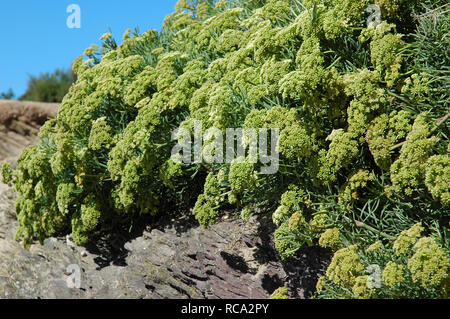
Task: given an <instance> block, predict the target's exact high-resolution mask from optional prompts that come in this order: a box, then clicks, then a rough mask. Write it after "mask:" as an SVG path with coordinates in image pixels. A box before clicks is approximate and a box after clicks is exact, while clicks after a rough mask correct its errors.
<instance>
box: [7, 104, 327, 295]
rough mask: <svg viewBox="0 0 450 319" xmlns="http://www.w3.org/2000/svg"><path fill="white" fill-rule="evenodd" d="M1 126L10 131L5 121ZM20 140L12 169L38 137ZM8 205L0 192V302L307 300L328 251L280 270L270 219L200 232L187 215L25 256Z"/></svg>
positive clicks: (59, 242) (308, 252) (309, 252)
mask: <svg viewBox="0 0 450 319" xmlns="http://www.w3.org/2000/svg"><path fill="white" fill-rule="evenodd" d="M1 108H2V104H0V111H1V110H2V109H1ZM26 110H28V109H27V108H25V111H24V110H22V111H19V112H18V113H14V112H17V111H16V110H15V111H14V112H10V113H9V114H16V115H17V114H22V115H21V116H23V115H24V114H28V115H27V116H28V118H27V119H25V118H23V117H22V122H24V123H25V124H27V125H29V123H32V122H33V121H30V119H32V118H35V117H34V116H33V115H32V114H31V113H27V111H26ZM47 111H48V110H47ZM51 114H52V113H51V112H50V113H47V115H48V116H51ZM53 114H54V113H53ZM16 115H13V116H10V117H9V119H11V118H13V119H18V117H17V116H16ZM1 118H3V119H5V118H6V116H3V117H1V116H0V119H1ZM0 123H6V124H8V125H7V126H6V127H7V130H9V131H11V126H10V125H9V124H10V123H12V122H11V121H10V120H6V121H5V120H3V122H0ZM35 123H36V124H32V125H31V126H34V125H36V127H38V125H39V122H35ZM5 130H6V129H5ZM17 133H18V134H23V132H18V131H17ZM6 134H7V133H6ZM25 136H26V137H25V139H26V141H27V142H26V143H25V142H24V143H23V144H21V145H20V146H17V149H16V150H15V151H10V150H8V151H7V152H5V151H4V150H5V149H8V146H6V147H3V149H0V156H3V157H4V158H6V157H8V158H9V159H10V161H14V158H15V157H17V155H18V153H19V152H17V151H20V150H19V148H20V147H22V148H23V147H24V146H26V145H25V144H27V143H32V141H33V136H34V137H35V136H36V135H35V132H34V131H31V130H30V131H29V133H27V135H25ZM9 141H10V140H9ZM1 145H3V144H1ZM8 145H9V144H8ZM27 145H28V144H27ZM2 152H3V153H2ZM0 162H1V161H0ZM0 165H1V164H0ZM14 199H15V194H14V192H13V191H12V190H11V189H10V188H9V187H7V186H6V185H2V184H0V298H267V297H269V296H270V294H271V293H272V292H273V291H274V290H275V289H276V288H278V287H280V286H283V285H287V286H288V287H289V290H290V294H291V297H294V298H305V297H308V296H309V295H310V294H311V292H312V291H313V290H314V287H315V282H316V276H317V272H318V271H319V270H320V269H321V268H322V262H323V261H324V260H325V259H326V258H327V252H326V251H323V250H320V249H318V248H305V249H303V250H302V251H301V252H298V254H297V257H296V258H294V259H293V260H291V261H290V262H289V263H285V262H282V261H281V260H280V258H279V257H278V254H277V253H276V251H275V249H274V243H273V235H272V234H273V230H274V229H273V227H274V226H273V224H272V222H271V220H270V218H268V216H260V217H253V218H252V219H251V220H250V221H249V222H248V223H244V222H243V221H241V220H239V219H232V218H229V219H224V220H222V221H221V222H219V223H218V224H216V225H214V226H212V227H211V228H209V229H203V228H201V227H200V226H199V225H198V224H197V223H196V221H195V220H193V218H192V214H185V216H172V217H171V216H164V217H163V218H162V219H161V220H160V221H158V222H157V223H156V226H152V227H150V226H146V225H145V224H140V225H139V227H140V228H137V227H136V226H135V229H133V231H132V232H131V233H130V232H128V231H126V232H125V233H123V234H116V235H114V236H113V235H99V238H98V240H96V241H95V244H89V245H88V246H87V247H85V248H83V247H77V246H75V245H74V244H73V242H72V241H71V239H70V237H69V236H66V237H61V238H51V239H48V240H46V241H45V242H44V245H42V246H41V245H33V246H32V247H31V249H30V250H29V251H27V250H24V249H23V248H22V247H21V245H20V244H19V243H18V242H16V241H14V233H15V230H16V227H17V221H16V219H15V213H14ZM78 275H79V276H78ZM77 278H79V279H80V280H79V283H80V285H79V286H78V285H77V283H78V282H77V280H76V279H77Z"/></svg>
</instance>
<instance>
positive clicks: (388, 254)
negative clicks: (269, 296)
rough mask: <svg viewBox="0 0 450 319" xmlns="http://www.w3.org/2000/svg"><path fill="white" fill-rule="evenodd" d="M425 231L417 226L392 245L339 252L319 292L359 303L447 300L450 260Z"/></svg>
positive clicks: (323, 278) (320, 281)
mask: <svg viewBox="0 0 450 319" xmlns="http://www.w3.org/2000/svg"><path fill="white" fill-rule="evenodd" d="M423 230H424V228H423V227H422V225H421V224H420V223H418V224H416V225H414V226H412V227H411V228H410V229H407V230H405V231H403V232H402V233H401V234H400V235H399V236H398V237H397V238H396V239H395V240H394V241H393V243H392V242H389V243H388V244H387V245H382V244H381V242H380V241H377V242H375V243H373V244H371V245H370V246H369V247H368V248H367V249H365V250H362V249H358V247H357V246H356V245H353V246H349V247H346V248H343V249H341V250H338V251H337V252H336V253H335V254H334V256H333V259H332V261H331V263H330V265H329V266H328V269H327V271H326V276H324V277H322V278H321V279H320V280H319V283H318V285H317V292H318V293H319V294H322V295H325V296H333V295H334V294H336V293H339V294H340V293H341V292H343V291H344V292H343V295H341V296H344V297H347V298H358V299H369V298H386V297H395V298H413V297H422V298H447V297H448V295H447V293H448V279H449V277H450V257H449V255H448V253H447V252H445V250H444V249H443V248H442V246H441V245H440V244H438V242H437V241H436V240H435V238H433V237H421V232H422V231H423ZM374 266H375V267H374ZM373 270H375V272H374V271H373ZM364 273H366V274H364ZM350 291H351V294H349V292H350Z"/></svg>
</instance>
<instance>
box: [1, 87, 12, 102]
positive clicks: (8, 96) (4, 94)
mask: <svg viewBox="0 0 450 319" xmlns="http://www.w3.org/2000/svg"><path fill="white" fill-rule="evenodd" d="M13 98H14V92H13V90H12V89H8V91H6V92H1V93H0V99H3V100H12V99H13Z"/></svg>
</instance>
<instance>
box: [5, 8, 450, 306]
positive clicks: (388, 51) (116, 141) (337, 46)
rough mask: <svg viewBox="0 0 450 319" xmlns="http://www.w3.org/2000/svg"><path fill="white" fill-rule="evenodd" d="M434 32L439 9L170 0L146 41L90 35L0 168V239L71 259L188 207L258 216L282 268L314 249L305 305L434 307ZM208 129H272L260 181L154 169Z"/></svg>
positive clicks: (442, 117)
mask: <svg viewBox="0 0 450 319" xmlns="http://www.w3.org/2000/svg"><path fill="white" fill-rule="evenodd" d="M373 5H375V8H379V9H380V12H379V13H380V16H379V18H380V19H373V18H371V16H370V15H371V13H370V10H369V12H368V10H367V8H369V7H371V8H374V6H373ZM449 26H450V18H449V14H448V5H447V3H446V1H441V0H424V1H418V0H417V1H414V0H413V1H409V0H408V1H407V0H315V1H314V0H278V1H276V0H246V1H243V0H231V1H226V0H220V1H212V0H197V1H186V0H181V1H179V2H178V4H177V6H176V9H175V12H174V13H173V14H171V15H169V16H167V18H166V19H165V21H164V25H163V28H162V31H161V32H157V31H154V30H150V31H147V32H145V33H143V34H140V33H138V32H131V31H128V32H126V34H125V35H124V37H123V41H122V43H121V44H120V45H119V44H118V43H117V42H116V41H115V40H114V38H113V37H112V35H111V34H109V33H107V34H105V35H104V36H103V37H102V41H103V45H102V46H101V48H100V49H99V48H98V47H96V46H92V47H90V48H89V49H87V50H86V51H85V53H84V56H86V57H87V59H86V58H83V57H80V58H78V59H77V60H76V61H75V63H74V64H73V70H74V72H75V73H76V75H77V82H76V83H75V84H74V85H73V86H72V87H71V89H70V91H69V93H68V94H67V95H66V96H65V98H64V101H63V103H62V106H61V109H60V110H59V113H58V116H57V117H56V118H55V119H52V120H49V121H48V122H47V123H46V124H45V125H44V126H43V127H42V129H41V131H40V138H41V142H40V144H39V145H37V146H31V147H29V148H27V149H26V150H25V151H24V152H23V154H22V155H21V157H20V159H19V161H18V165H17V169H16V170H15V171H12V170H11V169H10V168H9V167H8V166H6V165H5V166H4V167H3V178H4V180H5V182H7V183H10V184H13V185H14V187H15V189H16V190H17V192H18V199H17V202H16V213H17V219H18V222H19V228H18V230H17V239H18V240H21V241H22V242H23V244H24V245H25V246H26V247H27V246H29V245H30V244H32V243H33V242H35V241H41V242H42V241H43V240H44V239H45V238H48V237H50V236H54V235H57V234H59V233H62V232H67V231H69V232H71V233H72V235H73V238H74V239H75V241H76V243H77V244H80V245H83V244H85V243H86V242H87V241H88V240H90V238H91V237H92V234H93V233H94V232H95V231H96V230H98V229H100V228H102V227H105V225H108V224H110V223H111V221H116V222H117V221H118V222H120V223H125V224H127V223H128V224H131V223H132V221H133V220H135V218H136V217H137V216H139V215H145V214H148V215H155V214H158V213H161V214H164V207H167V205H166V203H167V201H173V202H174V203H176V204H179V203H181V202H182V201H183V200H184V199H185V198H186V197H192V196H193V195H192V194H195V196H194V199H196V202H195V203H192V205H191V208H193V214H194V215H195V217H196V218H197V220H198V221H199V222H200V224H202V225H203V226H205V227H207V226H208V225H210V224H212V223H214V222H216V221H218V220H219V219H220V218H221V216H222V214H223V212H224V210H226V211H227V212H232V213H233V214H235V215H236V216H241V217H242V218H243V219H245V220H247V219H248V218H249V217H250V216H251V215H254V214H271V216H272V217H273V222H274V224H275V225H276V227H277V230H276V231H275V234H274V237H275V244H276V248H277V250H278V251H279V253H280V255H281V257H282V258H283V259H287V258H290V257H292V256H294V255H295V254H296V252H297V251H298V250H299V249H300V247H302V246H303V245H321V246H323V247H326V248H328V249H329V250H330V252H331V254H333V256H332V258H331V262H330V264H329V265H326V267H325V268H326V271H324V273H323V276H322V277H320V278H318V284H317V288H318V289H317V291H318V293H317V297H319V298H416V297H417V298H446V297H448V292H449V285H450V277H449V270H450V259H449V251H450V250H449V247H450V246H449V244H450V239H449V220H450V183H449V181H450V165H449V164H450V158H449V151H450V146H449V142H448V136H449V134H450V131H449V122H450V121H449V120H448V117H449V104H448V101H449V100H450V98H449V83H450V81H449V51H448V48H449V47H450V43H449V37H448V34H449ZM198 123H202V128H201V130H200V132H198V131H197V132H196V124H198ZM211 128H215V129H216V130H218V131H219V132H222V133H225V132H226V130H227V129H229V128H234V129H238V128H243V129H251V128H253V129H277V130H279V139H278V140H276V141H275V142H276V150H277V152H278V153H279V163H278V164H279V167H278V170H277V171H276V172H275V173H273V174H263V173H261V167H262V166H264V164H262V163H260V162H256V163H255V162H254V161H251V158H250V156H251V154H250V155H248V154H247V155H246V156H247V157H246V158H240V159H236V160H233V161H231V162H227V163H220V162H214V161H201V160H200V161H192V162H189V161H182V162H181V161H178V160H177V158H176V156H172V155H171V153H172V152H171V150H172V149H173V147H174V145H175V144H176V143H177V140H176V139H175V140H174V139H172V137H173V136H174V135H177V134H173V132H176V130H177V129H178V132H181V131H182V130H181V129H183V130H184V131H187V132H189V133H190V134H191V135H192V136H194V135H196V134H203V133H205V132H206V131H207V130H208V129H211ZM257 132H260V131H257ZM206 135H208V134H206ZM242 141H243V145H241V146H242V147H245V148H246V149H247V150H248V149H249V148H250V144H251V143H249V139H248V138H244V139H243V140H242ZM217 143H220V142H218V141H217V140H215V139H214V138H212V137H211V136H209V138H207V139H205V140H204V141H203V144H202V145H201V147H202V149H200V150H203V153H208V152H211V149H214V148H212V147H211V146H212V145H216V144H217ZM191 146H192V148H193V149H194V148H195V145H191ZM197 151H198V149H197ZM193 153H194V152H193ZM204 155H205V154H204ZM210 155H211V154H210ZM213 155H217V154H213ZM199 190H200V191H199ZM186 194H189V195H188V196H186ZM280 291H281V290H280ZM282 292H283V293H282V295H283V296H284V297H286V296H288V290H287V288H286V287H285V288H283V291H282ZM280 295H281V293H280Z"/></svg>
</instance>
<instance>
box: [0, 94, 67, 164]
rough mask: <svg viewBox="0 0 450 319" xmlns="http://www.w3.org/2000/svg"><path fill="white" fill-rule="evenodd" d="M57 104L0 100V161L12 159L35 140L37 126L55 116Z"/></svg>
mask: <svg viewBox="0 0 450 319" xmlns="http://www.w3.org/2000/svg"><path fill="white" fill-rule="evenodd" d="M58 107H59V104H55V103H37V102H18V101H9V100H0V161H3V160H8V161H13V160H14V159H15V158H17V157H18V156H19V155H20V153H21V152H22V150H23V149H24V148H25V147H26V146H28V145H31V144H33V143H36V142H37V133H38V131H39V127H40V126H41V125H42V124H43V123H44V122H45V121H46V120H47V119H48V118H50V117H55V116H56V114H57V111H58Z"/></svg>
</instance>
